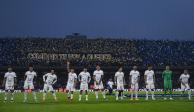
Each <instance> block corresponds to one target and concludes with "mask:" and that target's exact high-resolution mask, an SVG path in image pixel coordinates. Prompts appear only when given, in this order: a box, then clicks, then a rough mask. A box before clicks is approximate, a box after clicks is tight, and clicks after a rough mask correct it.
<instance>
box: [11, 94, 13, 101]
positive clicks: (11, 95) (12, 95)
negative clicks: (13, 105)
mask: <svg viewBox="0 0 194 112" xmlns="http://www.w3.org/2000/svg"><path fill="white" fill-rule="evenodd" d="M11 100H12V101H13V100H14V93H11Z"/></svg>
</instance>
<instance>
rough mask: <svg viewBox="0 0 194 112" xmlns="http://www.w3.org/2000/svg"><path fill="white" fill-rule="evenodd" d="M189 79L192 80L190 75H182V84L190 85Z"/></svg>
mask: <svg viewBox="0 0 194 112" xmlns="http://www.w3.org/2000/svg"><path fill="white" fill-rule="evenodd" d="M189 78H190V75H189V74H181V76H180V80H181V83H183V84H188V83H189Z"/></svg>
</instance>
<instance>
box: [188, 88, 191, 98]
mask: <svg viewBox="0 0 194 112" xmlns="http://www.w3.org/2000/svg"><path fill="white" fill-rule="evenodd" d="M188 97H189V99H191V90H188Z"/></svg>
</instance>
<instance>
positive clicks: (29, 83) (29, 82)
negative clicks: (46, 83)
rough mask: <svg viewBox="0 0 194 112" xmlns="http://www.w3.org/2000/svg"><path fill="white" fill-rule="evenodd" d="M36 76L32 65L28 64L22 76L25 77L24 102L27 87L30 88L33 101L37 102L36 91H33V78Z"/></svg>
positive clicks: (25, 100)
mask: <svg viewBox="0 0 194 112" xmlns="http://www.w3.org/2000/svg"><path fill="white" fill-rule="evenodd" d="M36 77H37V74H36V72H35V71H34V70H33V67H32V66H29V71H27V72H26V73H25V76H24V79H25V81H24V102H27V93H28V90H29V89H30V90H32V92H33V96H34V100H35V102H37V97H36V92H35V91H34V80H35V78H36Z"/></svg>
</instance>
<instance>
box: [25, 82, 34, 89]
mask: <svg viewBox="0 0 194 112" xmlns="http://www.w3.org/2000/svg"><path fill="white" fill-rule="evenodd" d="M24 89H34V84H33V83H28V82H24Z"/></svg>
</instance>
